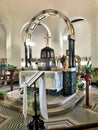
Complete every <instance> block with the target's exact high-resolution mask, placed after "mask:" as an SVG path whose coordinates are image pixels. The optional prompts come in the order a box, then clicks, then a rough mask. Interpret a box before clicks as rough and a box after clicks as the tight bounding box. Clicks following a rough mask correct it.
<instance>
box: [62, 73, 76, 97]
mask: <svg viewBox="0 0 98 130" xmlns="http://www.w3.org/2000/svg"><path fill="white" fill-rule="evenodd" d="M62 92H63V95H64V96H68V95H72V94H74V93H75V92H76V71H66V72H63V91H62Z"/></svg>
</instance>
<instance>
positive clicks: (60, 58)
mask: <svg viewBox="0 0 98 130" xmlns="http://www.w3.org/2000/svg"><path fill="white" fill-rule="evenodd" d="M58 59H59V60H60V62H61V63H62V65H64V64H65V61H66V56H65V55H62V56H60V57H59V58H58Z"/></svg>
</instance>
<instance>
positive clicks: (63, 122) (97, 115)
mask: <svg viewBox="0 0 98 130" xmlns="http://www.w3.org/2000/svg"><path fill="white" fill-rule="evenodd" d="M83 104H85V98H84V99H83V100H81V101H80V102H79V103H78V104H77V105H76V106H75V107H74V109H72V110H71V111H68V112H67V113H65V114H64V113H63V114H61V115H59V116H51V117H49V119H48V120H44V123H45V127H46V128H59V127H69V126H72V125H78V124H87V123H95V122H98V88H97V87H90V104H91V105H92V108H91V109H87V108H83ZM31 121H32V117H31V116H29V115H28V116H27V119H26V120H24V117H23V114H22V113H21V112H19V111H16V110H12V109H9V108H7V107H4V106H2V105H0V130H28V128H27V125H28V123H29V122H31Z"/></svg>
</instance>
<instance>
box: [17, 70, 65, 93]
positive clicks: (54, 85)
mask: <svg viewBox="0 0 98 130" xmlns="http://www.w3.org/2000/svg"><path fill="white" fill-rule="evenodd" d="M36 72H37V71H33V70H26V71H20V72H19V85H20V86H21V85H22V83H23V82H25V81H26V80H27V79H28V78H29V77H30V76H31V75H33V74H34V73H36ZM44 72H45V83H46V89H50V90H57V92H58V91H60V90H61V89H62V88H63V75H62V71H44ZM37 86H39V85H38V83H37Z"/></svg>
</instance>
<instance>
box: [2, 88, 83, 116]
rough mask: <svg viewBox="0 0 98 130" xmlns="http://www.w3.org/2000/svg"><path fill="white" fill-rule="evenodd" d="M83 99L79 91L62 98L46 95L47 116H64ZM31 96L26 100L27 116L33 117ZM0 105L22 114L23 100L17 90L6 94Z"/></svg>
mask: <svg viewBox="0 0 98 130" xmlns="http://www.w3.org/2000/svg"><path fill="white" fill-rule="evenodd" d="M83 97H84V93H83V92H81V91H78V90H77V91H76V93H75V94H73V95H71V96H66V97H64V96H62V95H58V96H57V95H56V96H52V95H47V96H46V98H47V107H48V116H50V117H51V116H58V115H61V114H63V113H64V114H65V113H66V112H68V111H69V110H71V109H72V108H74V106H75V105H76V104H77V103H78V102H79V101H80V100H81V99H82V98H83ZM32 100H33V96H31V97H30V98H29V99H28V114H29V115H33V114H34V110H33V108H32ZM0 104H1V105H4V106H7V107H8V108H10V109H14V110H18V111H20V112H22V106H23V99H22V97H21V95H20V93H19V90H14V91H11V92H8V98H7V99H6V100H3V101H2V100H0Z"/></svg>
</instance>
